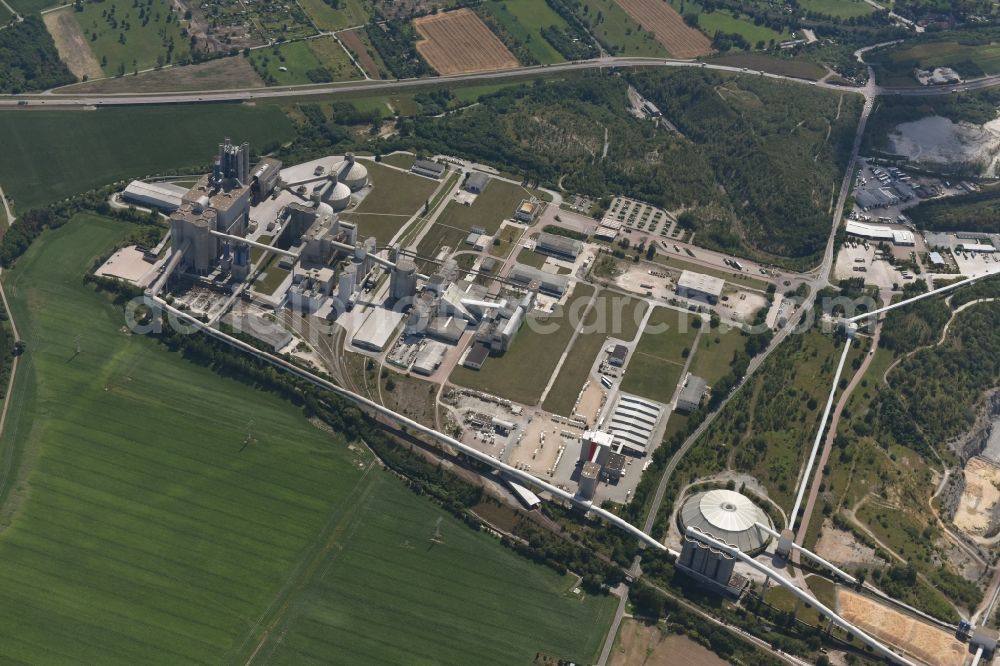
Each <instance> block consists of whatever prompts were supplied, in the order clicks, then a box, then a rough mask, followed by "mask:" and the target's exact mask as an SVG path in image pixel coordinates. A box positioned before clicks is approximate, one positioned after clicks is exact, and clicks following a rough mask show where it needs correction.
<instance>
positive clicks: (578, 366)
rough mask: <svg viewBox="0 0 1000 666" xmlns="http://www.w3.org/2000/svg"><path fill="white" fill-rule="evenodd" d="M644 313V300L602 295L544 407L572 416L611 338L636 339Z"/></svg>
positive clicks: (589, 314) (575, 342)
mask: <svg viewBox="0 0 1000 666" xmlns="http://www.w3.org/2000/svg"><path fill="white" fill-rule="evenodd" d="M645 312H646V302H645V301H643V300H641V299H638V298H627V297H623V296H620V295H619V294H615V293H612V292H609V291H604V292H601V294H600V295H599V296H598V297H597V300H596V301H595V302H594V307H593V308H592V309H591V311H590V312H589V313H588V315H587V318H586V320H585V321H584V326H583V328H582V329H581V330H580V334H579V335H578V336H577V338H576V340H575V341H574V342H573V347H572V348H571V349H570V353H569V356H567V357H566V361H565V362H564V363H563V366H562V368H560V369H559V376H558V377H556V381H555V384H553V385H552V389H551V390H550V391H549V394H548V395H547V396H546V397H545V402H544V403H542V407H543V408H544V409H546V410H547V411H550V412H553V413H555V414H561V415H562V416H572V411H573V404H574V403H575V402H576V397H577V395H578V394H579V393H580V389H581V388H583V384H584V382H586V381H587V377H588V375H589V373H590V368H591V367H592V366H593V364H594V359H596V358H597V355H598V354H600V353H601V351H602V350H603V349H604V347H605V345H606V343H607V341H608V338H609V337H613V338H618V339H621V340H628V341H630V340H632V339H634V338H635V336H636V335H638V334H639V324H640V323H641V322H642V317H643V315H644V314H645Z"/></svg>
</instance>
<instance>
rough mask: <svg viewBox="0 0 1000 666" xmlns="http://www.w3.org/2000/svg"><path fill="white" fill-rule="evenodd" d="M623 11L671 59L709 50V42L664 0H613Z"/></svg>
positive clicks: (699, 54) (695, 55)
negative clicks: (654, 37) (652, 38)
mask: <svg viewBox="0 0 1000 666" xmlns="http://www.w3.org/2000/svg"><path fill="white" fill-rule="evenodd" d="M617 2H618V4H619V5H620V6H621V8H622V9H624V10H625V13H626V14H628V15H629V16H631V17H632V19H633V20H635V22H636V23H638V24H639V25H641V26H642V28H643V30H648V31H649V32H651V33H653V34H654V35H656V41H658V42H659V43H660V44H663V46H664V48H666V49H667V51H669V52H670V55H672V56H674V57H675V58H697V57H698V56H704V55H708V54H710V53H712V42H711V41H709V39H708V37H706V36H705V35H704V34H703V33H702V32H701V31H700V30H698V29H696V28H692V27H691V26H689V25H688V24H687V23H685V22H684V19H683V18H682V17H681V15H680V14H678V13H677V10H675V9H674V8H673V7H671V6H670V5H669V4H668V3H667V2H665V0H617Z"/></svg>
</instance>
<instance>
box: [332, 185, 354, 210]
mask: <svg viewBox="0 0 1000 666" xmlns="http://www.w3.org/2000/svg"><path fill="white" fill-rule="evenodd" d="M326 202H327V203H328V204H330V206H331V207H332V208H333V209H334V210H335V211H341V210H344V209H345V208H347V205H348V204H349V203H351V188H349V187H348V186H347V185H344V184H343V183H337V184H336V185H334V186H333V187H331V188H330V191H329V193H328V196H327V199H326Z"/></svg>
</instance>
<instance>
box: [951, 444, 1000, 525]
mask: <svg viewBox="0 0 1000 666" xmlns="http://www.w3.org/2000/svg"><path fill="white" fill-rule="evenodd" d="M998 487H1000V467H998V466H997V465H994V464H993V463H991V462H990V461H988V460H986V459H985V458H979V457H976V458H972V459H971V460H969V462H968V464H966V466H965V490H964V491H963V492H962V498H961V500H959V504H958V511H956V512H955V519H954V523H955V527H957V528H959V529H961V530H964V531H966V532H969V533H971V534H984V533H985V532H986V529H987V528H988V527H989V526H990V517H991V516H992V515H993V508H994V507H995V506H996V504H997V502H1000V489H998Z"/></svg>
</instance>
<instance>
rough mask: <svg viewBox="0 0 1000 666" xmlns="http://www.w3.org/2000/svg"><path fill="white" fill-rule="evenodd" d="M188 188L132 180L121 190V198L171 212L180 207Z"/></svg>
mask: <svg viewBox="0 0 1000 666" xmlns="http://www.w3.org/2000/svg"><path fill="white" fill-rule="evenodd" d="M188 189H189V188H187V187H181V186H179V185H174V184H172V183H144V182H142V181H141V180H133V181H132V182H131V183H129V184H128V186H127V187H126V188H125V189H124V190H123V191H122V198H123V199H124V200H125V201H128V202H129V203H134V204H138V205H140V206H146V207H148V208H156V209H158V210H162V211H163V212H165V213H172V212H174V211H175V210H177V209H178V208H180V207H181V203H183V199H184V195H185V194H187V192H188Z"/></svg>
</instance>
